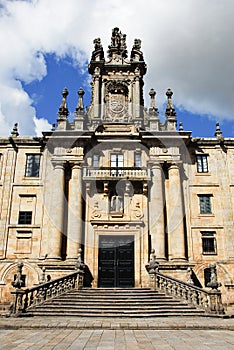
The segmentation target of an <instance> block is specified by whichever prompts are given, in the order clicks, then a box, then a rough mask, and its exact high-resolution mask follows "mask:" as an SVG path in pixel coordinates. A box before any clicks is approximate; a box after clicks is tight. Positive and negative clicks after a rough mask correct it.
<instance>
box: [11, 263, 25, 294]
mask: <svg viewBox="0 0 234 350" xmlns="http://www.w3.org/2000/svg"><path fill="white" fill-rule="evenodd" d="M23 266H24V264H23V263H22V262H19V263H18V264H17V274H16V279H15V280H14V281H13V282H12V283H11V284H12V286H13V287H14V288H17V289H20V288H21V287H22V286H23V283H24V282H23V278H22V270H23Z"/></svg>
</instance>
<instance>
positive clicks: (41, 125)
mask: <svg viewBox="0 0 234 350" xmlns="http://www.w3.org/2000/svg"><path fill="white" fill-rule="evenodd" d="M33 121H34V123H35V133H36V135H37V136H41V133H42V131H49V130H51V125H50V124H49V123H48V120H46V119H44V118H39V119H38V118H36V117H34V118H33Z"/></svg>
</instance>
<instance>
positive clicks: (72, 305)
mask: <svg viewBox="0 0 234 350" xmlns="http://www.w3.org/2000/svg"><path fill="white" fill-rule="evenodd" d="M29 314H31V315H33V316H39V315H40V316H55V317H56V316H82V317H91V316H92V317H94V316H97V317H100V316H103V317H153V316H155V317H157V316H163V315H164V316H168V315H171V316H172V315H176V316H179V315H187V316H188V315H189V316H198V315H200V316H201V315H203V314H204V312H203V311H200V310H197V309H195V307H193V306H191V305H189V304H188V303H186V302H185V301H183V300H179V299H175V298H173V297H171V296H166V295H165V294H163V293H161V292H157V291H152V290H151V289H146V288H144V289H140V288H131V289H123V288H113V289H110V288H85V289H82V290H80V291H77V290H74V291H70V292H68V293H66V294H63V295H61V296H59V297H56V298H54V299H51V300H48V301H46V302H45V303H44V304H40V305H37V306H35V307H33V308H31V309H29Z"/></svg>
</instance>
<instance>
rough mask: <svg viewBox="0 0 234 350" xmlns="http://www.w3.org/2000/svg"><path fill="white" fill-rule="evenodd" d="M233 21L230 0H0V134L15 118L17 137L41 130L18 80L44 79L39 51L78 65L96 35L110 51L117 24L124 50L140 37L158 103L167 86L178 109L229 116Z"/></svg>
mask: <svg viewBox="0 0 234 350" xmlns="http://www.w3.org/2000/svg"><path fill="white" fill-rule="evenodd" d="M233 16H234V2H233V0H222V1H221V0H212V1H210V0H186V1H181V0H148V1H145V2H142V1H141V0H129V1H124V0H119V1H118V2H116V1H114V0H102V1H93V0H86V1H85V2H84V1H81V0H66V1H63V0H35V1H16V0H11V1H8V0H0V45H1V57H0V103H1V104H0V105H1V113H0V120H1V132H0V133H1V134H6V133H8V134H9V130H11V129H12V126H13V124H14V122H16V121H19V126H20V130H21V134H32V133H35V132H36V130H37V129H38V128H39V126H38V125H39V122H38V121H37V120H38V117H37V116H36V110H35V108H33V107H32V102H33V101H32V100H31V99H30V98H29V96H28V95H27V93H26V92H25V91H24V90H23V87H22V84H21V83H20V81H19V80H21V81H23V82H27V83H28V82H32V81H34V80H41V79H43V77H45V76H46V74H47V70H46V62H45V60H44V54H46V53H55V54H56V55H57V56H60V57H63V56H65V55H66V54H68V53H69V54H70V55H71V56H72V57H73V59H74V61H75V62H74V63H76V64H77V62H78V63H79V64H80V65H83V64H84V62H85V60H86V59H87V58H89V57H90V55H91V51H92V50H93V46H92V41H93V39H94V38H95V37H101V39H102V42H103V46H104V49H105V51H106V50H107V47H108V45H109V43H110V36H111V29H112V28H113V27H115V26H118V27H120V29H121V30H122V32H124V33H126V34H127V42H128V51H130V50H131V46H132V44H133V40H134V38H141V39H142V49H143V51H144V55H145V60H146V62H147V64H148V74H147V76H146V78H145V82H146V85H145V90H146V92H147V91H148V90H149V89H150V88H151V87H154V88H155V89H156V91H157V92H158V95H157V102H158V104H159V105H162V103H163V102H164V101H165V91H166V89H167V88H168V87H171V88H172V90H173V91H174V92H175V102H176V103H177V105H180V106H182V107H183V108H186V109H187V110H190V111H192V112H194V113H204V114H209V115H214V116H217V117H219V119H220V118H222V117H223V118H228V119H232V118H233V110H234V98H233V90H234V76H233V75H234V74H233V62H234V46H233V44H232V41H233V34H234V29H233V28H234V26H233ZM147 103H148V101H147ZM45 126H46V125H45Z"/></svg>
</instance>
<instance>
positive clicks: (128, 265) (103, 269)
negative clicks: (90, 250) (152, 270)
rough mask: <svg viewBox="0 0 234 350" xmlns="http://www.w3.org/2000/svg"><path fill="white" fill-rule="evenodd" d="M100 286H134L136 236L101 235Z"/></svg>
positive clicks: (99, 257)
mask: <svg viewBox="0 0 234 350" xmlns="http://www.w3.org/2000/svg"><path fill="white" fill-rule="evenodd" d="M98 253H99V254H98V287H100V288H113V287H119V288H131V287H134V236H104V235H103V236H99V251H98Z"/></svg>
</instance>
